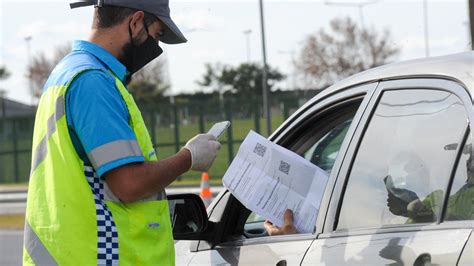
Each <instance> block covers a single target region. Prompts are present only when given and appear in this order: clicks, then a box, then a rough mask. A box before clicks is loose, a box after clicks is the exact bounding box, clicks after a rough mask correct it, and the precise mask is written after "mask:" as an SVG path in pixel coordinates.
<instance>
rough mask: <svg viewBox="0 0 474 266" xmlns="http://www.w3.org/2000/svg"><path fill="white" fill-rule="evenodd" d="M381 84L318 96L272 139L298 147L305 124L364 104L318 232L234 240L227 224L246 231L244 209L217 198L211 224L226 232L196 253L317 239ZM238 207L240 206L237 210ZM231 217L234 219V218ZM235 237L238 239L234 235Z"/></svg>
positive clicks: (340, 158)
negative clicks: (346, 105)
mask: <svg viewBox="0 0 474 266" xmlns="http://www.w3.org/2000/svg"><path fill="white" fill-rule="evenodd" d="M378 84H379V83H378V82H370V83H364V84H357V85H354V86H350V87H347V88H345V89H342V90H338V91H336V92H329V94H325V95H321V96H319V98H316V99H317V100H316V101H312V102H311V104H310V105H309V106H307V107H306V108H305V109H304V110H303V111H301V110H300V111H299V112H297V113H295V115H293V116H292V117H291V118H290V119H288V120H287V121H286V122H285V123H284V124H283V125H282V126H280V128H278V129H277V130H276V132H275V133H274V134H273V135H272V136H270V138H269V139H270V141H272V142H275V143H277V144H279V145H281V146H283V147H288V146H289V145H290V144H294V143H295V137H297V136H301V130H302V128H303V127H304V121H311V120H312V121H314V120H315V119H318V117H320V115H322V114H324V113H327V112H332V111H334V109H335V108H338V107H339V106H341V104H344V103H347V102H351V101H356V100H357V101H359V100H361V103H360V105H359V108H358V109H357V111H356V113H355V116H354V118H353V121H352V123H351V125H350V127H349V130H348V132H347V134H346V137H345V138H344V141H343V142H342V144H341V148H340V150H339V153H338V156H337V158H336V161H335V163H334V166H333V170H332V172H331V176H330V177H329V181H328V183H327V185H326V190H325V192H324V196H323V199H322V202H321V207H320V210H319V214H318V219H317V221H316V231H315V232H313V233H309V234H294V235H285V236H271V237H268V236H267V237H257V238H248V239H242V238H239V239H236V238H235V237H234V238H232V235H231V234H229V233H230V232H231V230H230V228H229V227H232V226H234V225H235V224H236V223H235V222H231V221H228V220H229V219H230V218H229V217H233V218H235V217H239V218H238V219H237V220H239V221H240V222H242V221H243V224H242V227H243V225H244V224H245V219H242V217H240V215H241V214H242V213H244V210H245V207H243V206H242V205H241V204H240V203H239V202H236V201H237V200H236V199H235V198H234V197H233V196H232V195H229V196H228V199H227V200H224V201H220V197H219V196H218V197H217V199H216V200H217V201H218V204H216V205H215V206H210V210H208V211H210V212H211V213H210V217H209V218H210V220H212V221H215V222H217V224H216V226H217V227H220V226H221V225H222V226H224V227H225V228H220V230H219V231H220V232H222V235H221V236H219V237H218V238H217V239H215V240H214V241H212V242H214V243H206V244H204V243H202V242H203V241H200V242H201V243H200V244H199V247H197V248H196V249H195V250H196V251H197V250H202V249H209V248H213V247H215V246H217V247H230V246H244V245H255V244H269V243H279V242H288V241H299V240H312V239H315V238H316V236H317V234H319V233H321V232H322V226H323V224H324V223H323V221H324V219H325V216H326V213H327V202H328V200H329V198H330V194H331V193H332V190H333V186H334V184H335V180H332V179H334V178H336V177H337V173H338V172H339V169H340V167H341V162H342V161H343V157H344V155H345V153H346V151H347V148H348V146H349V143H350V142H351V139H352V137H353V134H354V132H355V130H356V128H357V127H358V124H359V121H360V119H361V117H362V115H363V113H364V112H365V110H366V108H367V105H368V103H369V102H370V99H371V98H372V95H373V94H374V92H375V89H376V88H377V85H378ZM316 97H318V96H316ZM303 108H304V107H303ZM291 146H292V145H291ZM226 194H229V193H228V191H226V192H224V193H223V194H222V195H221V197H222V196H225V195H226ZM236 203H238V204H236ZM221 204H225V206H222V205H221ZM239 204H240V205H241V206H237V205H239ZM219 205H221V206H219ZM222 208H224V210H222ZM219 209H220V211H219ZM215 210H217V213H225V214H224V215H222V216H220V217H216V216H214V215H213V212H214V211H215ZM236 212H238V213H236ZM231 213H232V214H233V215H231ZM216 218H217V219H216ZM215 229H216V228H215ZM235 230H237V229H235ZM233 236H235V234H234V235H233ZM202 244H204V245H202Z"/></svg>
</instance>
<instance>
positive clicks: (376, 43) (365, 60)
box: [295, 18, 400, 88]
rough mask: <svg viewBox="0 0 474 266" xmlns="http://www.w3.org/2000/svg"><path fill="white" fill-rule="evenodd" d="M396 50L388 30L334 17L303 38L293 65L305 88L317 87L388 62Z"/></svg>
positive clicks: (394, 55) (395, 53)
mask: <svg viewBox="0 0 474 266" xmlns="http://www.w3.org/2000/svg"><path fill="white" fill-rule="evenodd" d="M399 52H400V50H399V49H398V47H396V46H395V45H394V44H393V42H392V41H391V35H390V32H389V31H388V30H384V31H383V32H377V31H375V30H374V29H373V28H370V29H367V28H361V27H360V26H357V24H356V23H355V22H354V21H352V20H351V19H350V18H345V19H339V18H338V19H334V20H332V21H331V22H330V31H329V32H327V31H326V30H324V29H321V30H319V31H318V32H317V33H315V34H313V35H310V36H308V37H307V39H306V40H305V42H304V44H303V48H302V50H301V52H300V54H299V57H298V58H297V59H296V60H295V66H296V68H297V69H298V71H299V74H300V76H302V77H303V79H304V82H305V83H306V86H307V87H314V88H321V87H325V86H328V85H331V84H332V83H334V82H335V81H338V80H340V79H343V78H345V77H348V76H351V75H353V74H355V73H358V72H361V71H363V70H366V69H369V68H373V67H376V66H380V65H383V64H386V63H388V62H390V61H392V60H393V59H394V58H395V57H396V56H397V55H398V54H399Z"/></svg>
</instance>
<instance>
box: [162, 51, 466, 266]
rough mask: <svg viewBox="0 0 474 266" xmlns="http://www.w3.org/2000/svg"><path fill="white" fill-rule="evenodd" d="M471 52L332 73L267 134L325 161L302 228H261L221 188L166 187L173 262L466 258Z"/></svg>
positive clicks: (447, 261)
mask: <svg viewBox="0 0 474 266" xmlns="http://www.w3.org/2000/svg"><path fill="white" fill-rule="evenodd" d="M473 90H474V52H466V53H461V54H455V55H449V56H443V57H434V58H428V59H421V60H413V61H407V62H401V63H395V64H390V65H386V66H382V67H378V68H375V69H372V70H368V71H365V72H362V73H360V74H357V75H354V76H352V77H350V78H347V79H345V80H343V81H341V82H338V83H336V84H334V85H333V86H331V87H330V88H328V89H326V90H324V91H323V92H322V93H320V94H318V95H317V96H315V97H314V98H313V99H311V100H310V101H309V102H307V103H306V104H305V105H304V106H302V107H301V108H300V109H299V110H298V111H296V112H295V113H294V114H293V115H292V116H291V117H290V118H289V119H287V120H286V121H285V122H284V123H283V124H282V125H281V126H280V127H279V128H278V129H277V130H276V131H275V133H274V134H273V135H272V136H271V137H270V140H271V141H273V142H275V143H278V144H279V145H281V146H283V147H286V148H288V149H290V150H292V151H294V152H296V153H297V154H299V155H301V156H302V157H304V158H306V159H307V160H309V161H311V162H312V163H314V164H316V165H317V166H319V167H320V168H322V169H324V170H325V171H327V172H328V173H329V176H330V177H329V181H328V183H327V185H326V188H325V192H324V195H323V197H322V203H321V206H320V209H319V213H318V217H317V222H316V224H315V227H314V232H313V233H312V234H294V235H284V236H268V235H267V233H266V231H265V229H264V227H263V220H262V219H261V218H260V217H258V216H256V215H255V214H253V213H252V212H251V211H249V210H248V209H247V208H245V207H244V206H243V205H242V204H241V203H240V202H239V201H238V200H237V199H236V198H234V197H233V196H232V194H230V193H229V192H228V191H223V192H221V193H220V194H219V195H218V196H217V197H216V199H215V200H214V201H213V203H212V204H211V206H209V208H208V209H207V213H206V211H205V209H204V207H203V205H202V202H201V201H200V199H199V198H196V197H197V196H193V195H177V196H170V205H171V206H172V208H171V209H172V213H173V214H172V219H173V223H174V228H173V231H174V236H175V239H176V240H177V241H176V243H175V246H176V263H177V264H178V265H200V264H204V265H209V264H213V265H214V264H226V265H227V264H230V265H237V264H242V265H287V264H288V265H297V264H302V265H321V264H327V265H356V264H360V265H386V264H394V265H428V264H436V265H456V264H458V265H474V233H473V229H474V156H473V149H472V143H473V134H474V131H471V130H470V124H471V123H472V122H473V121H474V112H473V107H472V100H473V96H472V93H473Z"/></svg>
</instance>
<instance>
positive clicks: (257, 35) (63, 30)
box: [0, 0, 470, 103]
mask: <svg viewBox="0 0 474 266" xmlns="http://www.w3.org/2000/svg"><path fill="white" fill-rule="evenodd" d="M325 2H327V1H319V0H312V1H310V0H299V1H298V0H293V1H289V0H286V1H283V0H264V1H263V3H264V19H265V40H266V51H267V61H268V64H269V65H270V66H272V67H275V68H277V69H278V70H280V71H281V72H282V73H284V74H286V75H287V76H288V78H287V80H286V81H283V82H282V83H280V84H279V86H280V87H281V88H283V89H284V88H285V87H289V86H290V85H291V82H292V73H294V68H293V65H292V63H291V61H292V57H296V56H297V55H298V53H299V51H300V50H301V49H302V46H303V44H304V41H305V39H306V38H307V37H308V36H309V35H311V34H314V33H315V32H317V31H318V30H319V29H321V28H328V25H329V21H330V20H332V19H334V18H341V17H347V16H349V17H351V18H352V19H353V20H354V21H355V22H356V23H359V24H361V23H362V21H361V16H360V12H359V9H358V8H357V7H347V6H341V5H337V6H334V5H326V4H325ZM330 2H335V3H361V2H370V1H359V0H354V1H348V0H345V1H340V0H331V1H330ZM467 2H468V1H467V0H444V1H435V0H428V1H427V10H428V13H427V14H428V16H427V18H428V23H427V26H428V42H429V55H430V56H438V55H445V54H452V53H458V52H463V51H467V50H469V49H470V41H469V31H468V22H469V18H468V11H467ZM68 3H69V2H68V1H67V0H47V1H45V0H29V1H24V0H0V29H1V31H0V65H5V66H6V67H7V68H8V70H9V71H10V72H11V76H10V78H8V79H7V80H3V81H0V88H2V89H5V90H6V92H7V94H6V96H7V98H10V99H13V100H17V101H20V102H23V103H31V102H32V99H31V97H30V95H29V92H28V81H27V79H26V78H25V72H26V65H27V62H28V49H27V41H25V37H26V36H31V41H30V47H31V48H30V55H35V54H38V53H40V52H44V53H46V55H47V56H52V54H53V52H54V48H55V47H57V46H60V45H63V44H65V43H67V42H69V43H71V42H72V41H74V40H77V39H87V36H88V32H89V29H90V25H91V21H92V12H93V8H92V7H85V8H79V9H74V10H71V9H70V8H69V5H68ZM170 8H171V17H172V18H173V20H174V21H175V22H176V24H177V25H178V27H179V28H180V29H181V31H182V32H183V33H184V35H185V36H186V38H187V39H188V42H187V43H185V44H179V45H166V44H161V46H162V48H163V49H164V51H165V52H164V55H162V56H161V57H162V58H161V59H160V60H166V62H167V66H168V74H169V78H170V83H171V91H170V93H171V94H177V93H181V92H195V91H201V90H203V88H201V87H200V86H199V85H198V84H197V83H196V81H197V80H200V79H201V77H202V75H203V73H204V64H205V63H217V62H219V63H222V64H227V65H232V66H237V65H238V64H240V63H244V62H247V61H248V56H249V55H248V52H247V40H248V44H249V47H250V61H252V62H259V63H261V62H262V44H261V31H260V16H259V14H260V13H259V3H258V0H252V1H250V0H240V1H238V0H233V1H230V0H219V1H196V0H194V1H178V0H170ZM362 14H363V15H362V19H363V22H364V25H365V26H367V27H373V28H374V29H376V30H379V31H382V30H384V29H388V30H390V32H391V33H392V42H393V43H394V44H395V45H396V46H398V47H399V48H400V49H401V53H400V55H399V56H398V58H397V59H396V61H401V60H408V59H414V58H421V57H425V53H426V49H425V32H424V29H425V24H424V17H423V0H398V1H395V0H379V1H375V3H371V4H367V5H365V6H364V7H363V8H362ZM247 30H251V33H250V34H248V35H246V34H245V33H244V31H247ZM246 36H249V38H248V39H247V38H246Z"/></svg>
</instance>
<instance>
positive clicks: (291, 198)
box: [223, 131, 328, 233]
mask: <svg viewBox="0 0 474 266" xmlns="http://www.w3.org/2000/svg"><path fill="white" fill-rule="evenodd" d="M327 180H328V174H327V173H326V172H325V171H324V170H322V169H321V168H319V167H317V166H315V165H314V164H312V163H311V162H309V161H307V160H306V159H304V158H302V157H301V156H299V155H298V154H296V153H294V152H292V151H290V150H287V149H285V148H283V147H281V146H279V145H277V144H275V143H273V142H271V141H269V140H267V139H266V138H264V137H262V136H260V135H259V134H257V133H255V132H253V131H250V133H249V134H248V135H247V137H246V138H245V140H244V142H243V143H242V144H241V146H240V149H239V151H238V153H237V156H236V157H235V158H234V160H233V161H232V163H231V165H230V167H229V168H228V169H227V171H226V173H225V175H224V178H223V183H224V186H225V187H226V188H228V189H229V190H230V192H231V193H232V194H233V195H234V196H235V197H236V198H237V199H238V200H239V201H240V202H241V203H242V204H243V205H244V206H245V207H247V208H248V209H250V210H251V211H253V212H255V213H257V214H258V215H260V216H262V217H264V218H265V219H267V220H270V221H271V222H272V223H273V224H276V225H277V226H280V227H281V226H283V225H284V222H283V214H284V212H285V210H286V209H291V210H293V214H294V224H295V227H296V229H297V230H298V232H300V233H312V232H313V231H314V227H315V224H316V218H317V215H318V211H319V206H320V204H321V199H322V195H323V192H324V189H325V187H326V183H327Z"/></svg>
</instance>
